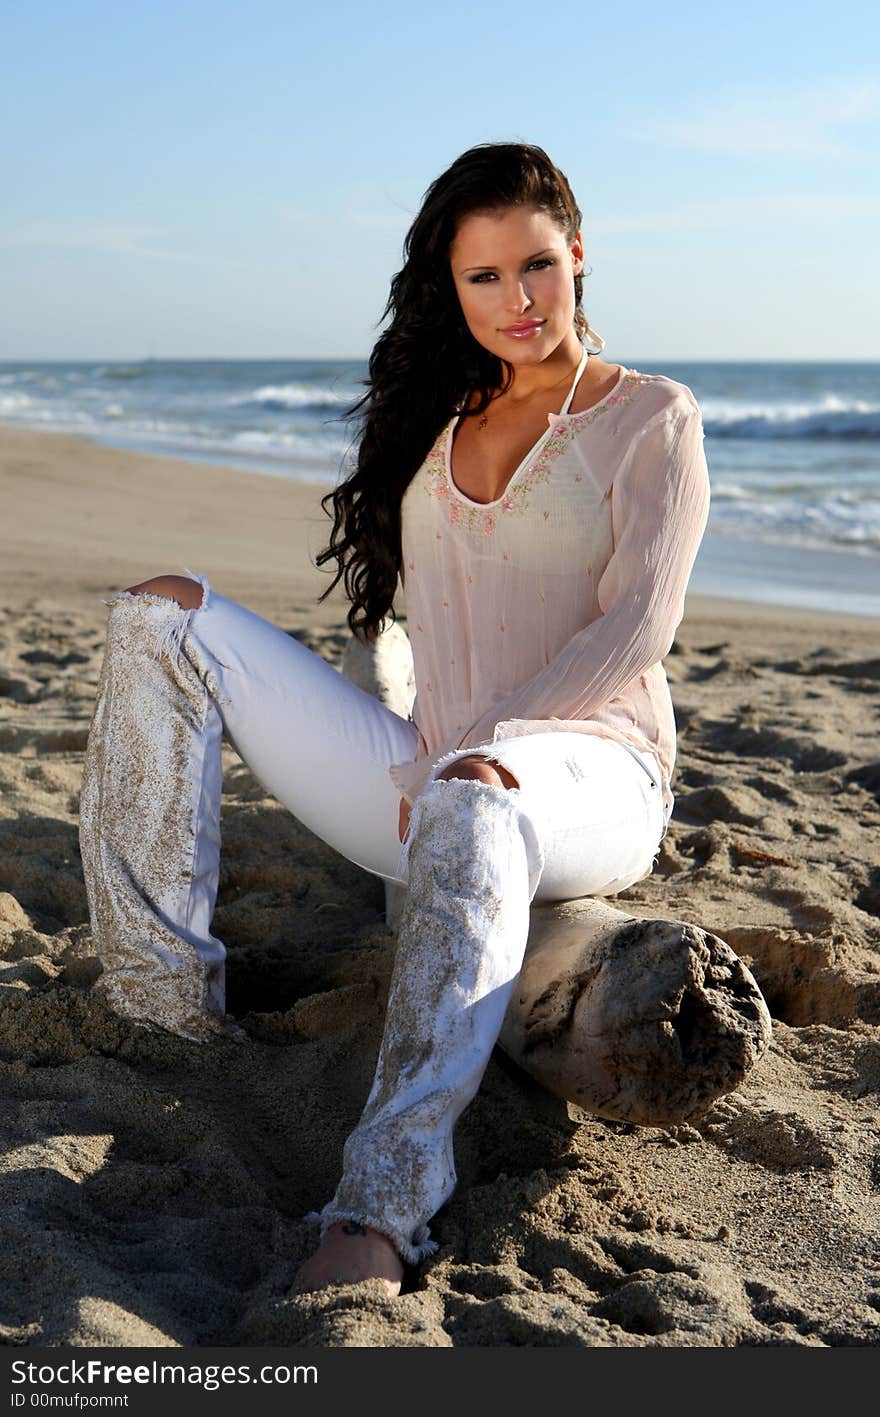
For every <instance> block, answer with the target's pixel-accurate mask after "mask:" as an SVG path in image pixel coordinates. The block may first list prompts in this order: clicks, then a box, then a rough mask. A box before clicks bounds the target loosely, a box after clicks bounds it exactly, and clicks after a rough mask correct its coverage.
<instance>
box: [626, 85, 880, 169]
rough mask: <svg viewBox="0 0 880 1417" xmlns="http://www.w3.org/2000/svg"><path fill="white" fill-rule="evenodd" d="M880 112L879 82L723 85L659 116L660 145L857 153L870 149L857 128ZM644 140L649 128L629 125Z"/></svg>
mask: <svg viewBox="0 0 880 1417" xmlns="http://www.w3.org/2000/svg"><path fill="white" fill-rule="evenodd" d="M878 116H880V84H878V83H877V82H876V81H875V80H873V79H866V80H863V81H858V80H856V81H853V80H842V79H841V80H824V81H822V82H819V83H816V84H811V85H808V86H806V87H803V88H799V89H789V90H787V91H782V92H780V90H779V88H778V87H777V86H774V87H773V88H772V89H764V88H759V87H758V86H756V85H748V86H746V87H743V86H741V85H736V86H731V85H729V84H728V85H722V86H721V87H720V88H719V89H718V91H717V92H715V93H713V94H712V95H711V97H707V98H706V100H705V101H704V102H702V103H698V104H695V105H694V106H693V108H691V109H690V111H689V112H687V113H686V114H681V115H678V116H674V117H673V116H663V115H659V116H652V118H651V134H652V138H653V139H654V141H655V142H657V143H660V144H662V143H666V144H668V145H670V146H675V147H683V148H690V149H693V150H696V151H700V152H713V153H725V154H728V155H731V156H738V157H759V158H770V159H776V158H780V157H786V158H795V159H809V158H836V159H843V160H849V159H857V158H861V157H864V156H867V155H868V152H869V150H870V148H861V147H859V145H858V142H859V137H860V135H859V133H858V132H854V131H853V130H854V129H858V128H860V127H866V126H869V125H870V124H872V123H874V122H876V120H877V118H878ZM630 133H631V135H632V136H633V137H635V136H638V138H639V140H640V141H642V142H644V137H645V133H644V127H643V126H641V125H639V126H637V127H633V128H632V129H630Z"/></svg>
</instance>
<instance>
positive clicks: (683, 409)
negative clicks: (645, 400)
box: [444, 391, 710, 748]
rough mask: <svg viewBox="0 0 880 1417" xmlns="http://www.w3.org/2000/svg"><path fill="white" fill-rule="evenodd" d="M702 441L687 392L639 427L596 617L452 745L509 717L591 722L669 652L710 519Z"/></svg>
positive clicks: (615, 491) (620, 479) (486, 735)
mask: <svg viewBox="0 0 880 1417" xmlns="http://www.w3.org/2000/svg"><path fill="white" fill-rule="evenodd" d="M703 437H704V434H703V426H702V418H701V415H700V410H699V407H698V405H697V403H696V402H695V401H694V399H693V397H692V395H691V394H690V393H689V392H688V391H685V392H684V393H683V394H682V396H681V397H680V398H679V399H677V400H676V402H675V404H673V405H672V406H671V407H669V408H666V409H664V410H662V411H661V412H660V413H659V414H657V415H655V416H654V417H653V418H652V419H651V420H650V421H649V422H648V423H647V424H646V425H645V427H644V429H643V430H642V432H641V433H640V434H639V435H638V437H637V438H636V439H635V441H634V443H633V446H632V449H631V452H630V455H629V457H628V458H627V460H626V462H625V463H624V465H623V466H622V467H621V469H620V471H619V472H618V474H617V476H616V477H615V479H614V482H613V484H612V489H611V499H612V502H611V506H612V523H613V533H614V549H613V552H612V555H611V557H610V559H609V561H608V563H607V565H606V567H605V571H604V573H603V575H602V577H601V580H600V582H599V585H598V588H597V598H598V604H599V608H600V611H601V614H600V615H599V616H598V618H597V619H595V620H594V621H593V622H592V623H591V624H589V625H587V626H586V627H585V628H584V629H582V630H580V631H578V632H577V634H575V635H573V636H572V638H571V639H570V640H569V641H568V642H567V643H566V644H565V646H564V647H563V649H562V650H560V652H559V653H558V654H557V655H556V656H555V657H554V658H553V659H552V660H550V662H549V663H548V664H547V665H546V666H545V667H544V668H543V669H541V670H540V671H539V672H538V673H537V674H535V675H534V676H533V677H532V678H531V679H529V680H528V681H527V682H526V683H525V684H523V685H522V686H521V687H520V688H519V689H517V690H515V691H514V692H513V693H512V694H510V695H508V696H507V697H506V698H504V699H502V700H501V701H499V702H497V703H495V704H493V705H492V706H491V708H490V709H488V710H487V711H486V712H485V713H484V714H483V715H482V717H481V718H479V719H478V720H477V721H476V722H475V723H474V724H472V725H471V727H470V728H469V729H468V731H467V733H466V734H465V736H464V737H463V738H462V739H461V741H460V743H459V744H458V745H457V746H459V747H463V748H466V747H473V746H476V745H477V744H481V743H486V742H490V741H491V739H492V735H493V732H494V729H495V727H496V725H497V724H498V723H501V722H503V721H504V720H507V719H549V718H558V719H586V718H589V717H590V716H591V715H592V714H594V713H596V712H597V711H598V710H599V709H601V708H602V707H603V705H605V704H606V703H608V701H609V700H611V699H613V698H615V697H616V696H617V695H618V694H619V693H620V692H621V691H622V690H623V689H624V688H625V687H626V686H627V685H628V684H629V683H631V682H632V680H634V679H635V678H636V677H637V676H638V675H640V674H643V673H644V672H645V670H646V669H648V668H650V666H651V665H653V664H655V663H657V662H658V661H659V660H662V659H663V657H664V656H665V655H666V654H668V652H669V650H670V648H671V646H672V642H673V639H674V636H675V631H676V629H677V627H678V625H679V624H680V623H681V620H682V617H683V614H684V597H685V591H686V589H687V584H688V580H689V578H690V574H691V570H692V568H693V564H694V561H695V559H696V555H697V551H698V549H699V545H700V541H701V540H702V536H703V532H704V531H705V527H706V521H707V518H708V513H709V496H710V493H709V474H708V469H707V466H706V457H705V452H704V449H703ZM444 746H445V745H444Z"/></svg>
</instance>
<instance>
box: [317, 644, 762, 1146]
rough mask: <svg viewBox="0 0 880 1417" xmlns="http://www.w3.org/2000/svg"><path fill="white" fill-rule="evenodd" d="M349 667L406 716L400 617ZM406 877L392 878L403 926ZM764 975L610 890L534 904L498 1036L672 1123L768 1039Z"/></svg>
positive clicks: (554, 1081)
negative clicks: (619, 903)
mask: <svg viewBox="0 0 880 1417" xmlns="http://www.w3.org/2000/svg"><path fill="white" fill-rule="evenodd" d="M343 673H344V674H346V675H347V676H348V677H349V678H350V679H352V681H353V682H354V683H356V684H358V686H359V687H360V688H362V689H364V690H365V691H366V692H367V693H371V694H375V695H376V697H377V698H379V699H380V700H381V702H382V703H384V704H386V706H387V707H388V708H391V709H393V711H394V712H395V713H399V714H401V715H402V716H403V717H406V716H407V715H408V714H409V711H410V708H411V706H412V701H413V695H414V692H415V685H414V676H413V669H412V651H411V649H410V645H409V639H408V637H407V635H406V632H405V631H404V630H403V628H402V626H401V625H399V624H394V625H391V626H389V628H388V629H386V630H385V631H384V632H383V634H381V635H380V636H379V637H378V639H377V640H376V641H375V643H374V644H373V645H364V644H363V643H362V642H361V641H360V640H358V639H356V638H354V637H352V640H351V641H350V643H349V646H348V648H347V649H346V653H345V656H344V659H343ZM404 897H405V887H403V886H400V887H397V886H390V885H389V886H386V919H387V921H388V924H389V925H390V926H391V928H392V929H394V928H396V926H397V921H398V918H399V913H400V909H401V907H402V903H403V899H404ZM770 1032H771V1024H770V1014H769V1011H768V1009H767V1005H766V1003H765V1002H764V998H763V996H762V994H761V991H760V989H759V988H758V985H757V984H756V982H755V980H754V978H753V977H752V975H751V973H750V972H749V970H748V969H747V968H746V966H745V965H744V964H743V962H742V960H741V959H740V958H739V957H738V956H737V954H736V953H735V952H734V950H732V949H731V947H730V946H729V945H728V944H726V943H725V941H724V940H722V939H720V938H719V937H718V936H717V935H713V934H710V933H709V932H708V931H707V930H703V929H701V928H700V927H699V926H698V925H691V924H688V923H686V922H685V921H681V920H663V919H657V918H645V917H640V916H634V915H631V914H629V913H626V912H624V911H621V910H618V909H616V908H615V907H614V906H613V905H610V904H609V903H608V901H607V899H605V898H601V899H600V898H597V897H590V896H587V897H583V898H581V899H578V900H571V901H561V902H555V903H552V904H543V905H540V904H539V905H533V906H532V911H531V923H530V928H529V939H528V945H527V947H526V954H525V959H524V961H523V967H522V971H521V973H520V977H519V980H518V983H517V987H516V989H515V991H514V995H513V998H512V1000H511V1003H510V1006H509V1008H508V1010H507V1015H506V1017H505V1020H504V1024H503V1026H502V1030H501V1035H500V1037H499V1040H498V1043H499V1046H500V1047H501V1048H502V1049H503V1050H504V1052H505V1053H507V1055H508V1056H509V1057H510V1058H512V1059H513V1061H514V1062H515V1063H517V1064H518V1065H519V1066H520V1067H521V1068H523V1069H524V1071H525V1072H527V1073H529V1074H530V1075H531V1076H532V1077H533V1078H535V1079H536V1080H537V1081H538V1082H539V1083H541V1084H542V1085H543V1086H544V1087H546V1088H547V1089H548V1090H549V1091H550V1092H552V1093H555V1094H556V1096H558V1097H561V1098H564V1099H566V1100H567V1101H570V1102H575V1103H577V1104H578V1105H579V1106H580V1107H582V1108H583V1109H584V1110H585V1111H587V1112H590V1113H592V1114H593V1115H595V1116H598V1117H605V1118H608V1119H609V1120H612V1121H625V1122H634V1123H636V1124H640V1125H645V1126H664V1125H665V1126H669V1125H672V1124H675V1123H678V1122H684V1121H687V1120H689V1119H691V1118H695V1117H698V1116H699V1115H700V1114H701V1113H702V1112H705V1111H706V1110H707V1109H708V1107H710V1106H711V1104H712V1103H713V1102H714V1101H715V1100H716V1098H718V1097H722V1096H724V1094H725V1093H728V1092H732V1091H733V1089H734V1088H735V1087H737V1086H738V1085H739V1083H740V1082H742V1080H743V1078H744V1077H745V1075H746V1073H747V1072H748V1071H749V1069H750V1068H751V1067H752V1066H753V1065H754V1064H755V1063H756V1062H757V1061H758V1059H759V1058H760V1057H761V1055H762V1054H763V1053H764V1051H765V1049H766V1047H767V1045H768V1043H769V1041H770Z"/></svg>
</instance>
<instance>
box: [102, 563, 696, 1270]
mask: <svg viewBox="0 0 880 1417" xmlns="http://www.w3.org/2000/svg"><path fill="white" fill-rule="evenodd" d="M188 574H190V575H192V574H193V573H192V572H188ZM194 578H195V579H196V580H198V581H199V582H200V583H201V585H202V587H203V600H202V604H201V605H200V606H199V607H197V608H196V609H194V610H183V609H182V608H181V607H180V606H178V605H177V603H176V602H175V601H173V600H170V599H168V598H166V597H163V596H156V595H151V594H142V593H134V594H132V593H129V592H127V591H120V592H118V593H117V594H116V595H115V596H114V597H113V598H112V600H111V601H110V602H109V604H110V605H111V611H110V616H109V620H108V629H107V651H106V654H105V658H104V663H103V666H102V671H101V682H100V685H99V689H98V696H97V701H96V705H95V711H94V715H93V719H92V727H91V732H90V735H89V744H88V748H87V752H86V760H85V765H84V772H83V790H82V798H81V821H80V840H81V846H82V856H83V867H84V873H85V879H86V886H87V890H88V894H89V905H90V913H91V919H92V928H93V931H94V935H95V940H96V945H97V948H98V952H99V955H100V956H101V959H102V962H103V965H104V973H103V974H102V976H101V978H100V980H99V981H98V985H97V987H98V988H99V989H100V990H101V991H102V992H104V993H105V994H106V996H107V997H108V999H109V1001H110V1002H111V1004H112V1005H113V1006H114V1007H115V1008H116V1009H117V1010H118V1011H119V1012H120V1013H123V1014H125V1015H127V1016H128V1017H130V1018H133V1019H136V1020H138V1021H139V1022H142V1023H144V1024H148V1025H149V1024H159V1025H162V1026H164V1027H167V1028H170V1029H172V1030H174V1031H175V1032H177V1033H179V1034H181V1035H183V1036H186V1037H191V1038H204V1037H207V1036H210V1035H211V1033H213V1032H216V1031H217V1030H218V1029H220V1028H222V1027H223V1016H224V1007H225V987H224V960H225V949H224V946H223V944H222V942H221V941H220V940H218V939H217V938H216V937H215V936H213V935H212V934H211V932H210V925H211V917H212V914H213V910H214V904H215V901H216V896H217V886H218V878H219V859H220V794H221V767H220V748H221V741H222V739H223V737H224V736H225V737H226V738H227V740H228V741H229V742H230V743H231V744H232V746H233V747H234V748H235V750H236V751H237V752H238V754H239V755H240V757H241V758H242V760H243V761H244V762H245V763H246V764H247V765H248V767H249V768H250V769H251V771H252V772H253V773H254V775H255V776H256V777H257V778H258V779H259V780H260V781H261V783H262V784H263V785H264V786H265V787H266V788H267V790H268V791H269V792H271V793H272V794H273V795H274V796H275V797H276V798H277V799H278V801H279V802H281V803H282V804H283V806H285V807H286V808H287V809H288V810H289V811H290V812H292V813H293V814H294V815H295V816H296V817H297V818H298V820H299V821H301V822H302V823H303V824H304V825H305V826H306V827H308V828H309V830H311V831H312V832H314V833H315V834H316V835H317V836H319V837H320V838H322V840H324V841H325V842H327V843H328V844H329V845H330V846H332V847H333V848H334V849H335V850H337V851H339V852H341V853H342V854H343V855H344V856H346V857H348V858H349V859H350V860H351V861H353V862H355V863H356V864H357V865H359V866H362V867H363V868H364V869H365V870H366V871H369V872H371V873H372V874H374V875H376V876H379V877H381V878H382V879H383V880H386V881H390V882H400V883H402V884H405V885H407V886H408V891H407V899H406V905H405V907H404V910H403V913H402V917H401V921H400V926H399V931H398V943H397V952H396V956H395V966H394V974H393V977H392V983H391V993H390V997H389V1003H388V1012H387V1018H386V1025H385V1034H384V1037H383V1041H382V1048H381V1052H380V1057H379V1062H378V1067H377V1072H376V1078H375V1081H374V1084H373V1088H372V1091H371V1093H370V1096H369V1098H368V1100H367V1104H366V1107H365V1110H364V1113H363V1116H362V1117H361V1120H360V1122H359V1123H358V1126H357V1128H356V1129H355V1131H354V1132H353V1133H352V1135H351V1137H349V1139H348V1141H347V1143H346V1147H345V1155H344V1169H343V1178H342V1181H341V1182H340V1185H339V1188H338V1189H337V1192H336V1195H335V1197H334V1199H333V1201H331V1202H330V1203H329V1204H328V1205H325V1207H324V1209H323V1211H321V1212H320V1216H318V1217H316V1218H319V1219H320V1221H321V1224H322V1229H323V1230H326V1229H327V1227H328V1226H329V1225H331V1224H333V1223H334V1222H335V1221H338V1220H342V1219H352V1220H358V1221H360V1222H361V1223H363V1224H367V1225H371V1226H372V1227H374V1228H375V1229H377V1230H379V1231H382V1232H383V1233H384V1234H386V1235H388V1236H389V1237H390V1238H391V1239H392V1240H393V1241H394V1243H395V1245H396V1247H397V1249H398V1251H399V1252H400V1254H401V1255H402V1257H403V1258H404V1259H407V1260H409V1261H411V1262H415V1261H417V1260H418V1259H420V1258H421V1257H422V1256H424V1255H426V1254H429V1253H431V1252H432V1250H433V1249H435V1248H436V1246H435V1245H434V1243H433V1241H431V1240H430V1238H429V1232H428V1227H427V1222H428V1220H429V1219H430V1217H431V1216H432V1215H433V1214H434V1212H435V1211H436V1210H437V1209H439V1207H440V1206H441V1205H442V1204H443V1203H444V1202H445V1201H446V1200H447V1199H448V1198H449V1196H450V1195H451V1193H452V1190H453V1189H454V1186H455V1179H456V1178H455V1170H454V1164H453V1156H452V1129H453V1127H454V1124H455V1121H456V1120H457V1118H458V1117H459V1115H460V1114H461V1112H462V1111H463V1109H464V1108H465V1107H466V1106H467V1104H468V1102H470V1100H471V1099H472V1097H473V1096H474V1093H475V1092H476V1090H477V1087H478V1086H479V1082H480V1079H481V1077H482V1075H483V1072H484V1070H485V1068H486V1065H487V1063H488V1060H489V1056H490V1054H491V1051H492V1048H493V1046H494V1044H495V1041H496V1039H497V1037H498V1033H499V1031H500V1028H501V1024H502V1021H503V1019H504V1014H505V1011H506V1008H507V1004H508V1002H509V1000H510V997H511V994H512V991H513V988H514V985H515V983H516V978H517V975H518V973H519V970H520V968H521V964H522V959H523V955H524V953H525V948H526V942H527V938H528V929H529V907H530V904H531V902H532V901H533V900H538V901H542V900H561V899H569V898H572V897H576V896H585V895H609V894H613V893H615V892H617V891H620V890H624V889H625V888H626V887H627V886H628V885H631V884H632V883H633V882H635V881H637V880H640V879H641V878H642V877H644V876H646V875H648V874H650V871H651V869H652V865H653V862H654V859H655V857H656V855H657V853H658V850H659V845H660V842H661V840H662V838H663V836H664V835H665V832H666V828H667V825H668V816H667V814H666V813H665V812H664V809H663V805H662V801H661V788H660V776H659V768H658V765H657V763H656V760H655V759H654V757H653V756H652V755H651V754H649V753H640V752H639V751H638V750H636V749H630V748H628V747H625V746H623V745H622V744H620V743H617V742H615V741H612V740H609V739H605V738H600V737H596V736H593V735H587V734H579V733H562V732H561V733H542V734H536V735H533V736H526V737H519V738H515V739H510V740H503V741H499V742H496V743H494V744H492V745H491V746H490V745H486V747H485V748H482V749H480V748H477V749H474V748H469V749H463V750H462V751H461V753H460V754H457V755H456V756H460V757H466V756H473V755H479V756H484V757H486V758H491V759H492V761H494V762H498V763H500V764H502V765H503V766H504V767H505V768H507V769H508V771H509V772H510V773H512V775H513V776H514V778H515V779H516V781H517V782H518V783H519V786H518V787H517V788H513V789H510V790H507V789H504V788H500V787H493V786H489V785H487V784H485V783H480V782H473V781H470V780H464V779H454V780H437V775H438V774H439V773H440V772H441V771H444V770H445V769H446V768H447V767H448V762H449V760H446V761H444V763H443V764H442V765H440V766H439V767H438V768H436V769H435V771H434V773H433V774H432V780H431V781H430V782H429V784H428V786H427V787H426V789H425V791H424V792H423V793H422V794H421V796H420V797H419V798H418V799H417V801H416V803H415V805H414V807H413V811H412V816H411V820H410V830H409V834H408V836H407V839H406V842H405V844H404V845H403V846H401V843H400V840H399V836H398V810H399V805H400V796H399V793H398V791H397V789H396V788H395V786H394V784H393V783H392V781H391V779H390V777H389V775H388V767H389V765H390V764H391V763H395V762H403V761H407V760H408V759H412V758H414V757H415V755H416V751H417V744H418V732H417V730H416V728H415V726H414V725H413V724H412V722H410V721H408V720H406V719H403V718H401V717H400V716H399V715H397V714H395V713H393V712H391V711H390V710H389V709H387V708H385V707H384V706H383V705H382V704H381V703H380V702H379V701H378V700H377V699H375V698H373V697H371V696H370V695H369V694H366V693H364V692H363V691H362V690H361V689H359V688H357V687H356V686H355V685H353V684H352V683H350V682H349V681H348V680H347V679H346V678H344V677H343V676H342V675H341V674H340V673H338V671H337V670H336V669H334V668H333V667H332V666H331V665H329V664H328V663H327V662H326V661H325V660H323V659H322V658H321V657H320V656H319V655H316V654H314V653H313V652H312V651H310V650H308V649H306V648H305V646H303V645H301V644H300V643H298V642H297V641H296V640H295V639H293V638H292V637H291V636H290V635H288V634H287V633H285V632H284V631H283V630H281V629H279V628H278V627H277V626H275V625H272V624H270V623H269V622H268V621H266V620H264V619H262V618H261V617H260V616H258V615H256V614H254V613H253V612H252V611H250V610H247V609H246V608H245V607H244V606H242V605H239V604H237V603H236V602H234V601H232V600H228V599H226V598H225V597H224V596H222V595H218V594H217V593H216V592H215V591H213V590H212V589H211V588H210V587H209V585H208V582H207V580H206V578H205V577H204V576H201V575H195V577H194ZM313 1214H314V1213H313Z"/></svg>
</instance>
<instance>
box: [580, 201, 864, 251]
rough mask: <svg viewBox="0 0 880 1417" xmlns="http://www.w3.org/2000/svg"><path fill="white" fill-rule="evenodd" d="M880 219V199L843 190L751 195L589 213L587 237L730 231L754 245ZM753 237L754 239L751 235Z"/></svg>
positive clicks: (740, 239) (738, 239)
mask: <svg viewBox="0 0 880 1417" xmlns="http://www.w3.org/2000/svg"><path fill="white" fill-rule="evenodd" d="M877 217H880V197H874V196H872V195H870V194H865V195H863V196H860V195H859V194H858V193H840V192H788V193H786V192H776V193H773V194H768V193H763V192H750V193H747V194H742V195H737V194H735V193H729V194H727V195H725V196H719V197H714V198H711V199H710V200H708V201H702V202H676V204H675V206H674V207H668V208H666V207H665V208H655V209H654V210H653V211H652V210H648V211H645V210H644V209H643V208H640V209H639V210H638V211H637V212H632V213H629V212H620V213H618V214H615V213H608V212H605V213H599V214H598V215H597V216H596V218H595V219H590V217H589V215H588V216H587V220H586V221H585V223H584V233H585V236H586V237H587V240H588V241H589V238H590V237H595V236H600V237H606V236H625V235H628V234H629V233H631V232H632V233H637V234H639V235H644V234H645V233H658V232H682V233H684V234H685V235H691V234H693V233H694V232H697V231H725V232H728V233H730V235H731V237H732V238H733V239H736V240H737V241H740V242H743V241H745V242H746V243H748V242H749V241H750V240H752V239H756V238H757V236H758V235H760V236H761V237H763V236H766V235H767V234H768V233H770V232H772V231H780V230H782V231H788V230H793V231H795V232H796V233H797V234H798V236H799V237H801V238H802V237H803V235H804V233H805V232H812V233H813V234H815V233H817V232H818V231H820V230H822V229H823V228H827V229H829V230H832V231H837V230H839V228H840V227H841V225H842V224H843V223H844V222H846V221H849V220H857V219H858V220H871V219H872V218H873V219H876V218H877ZM750 234H751V235H750Z"/></svg>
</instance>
